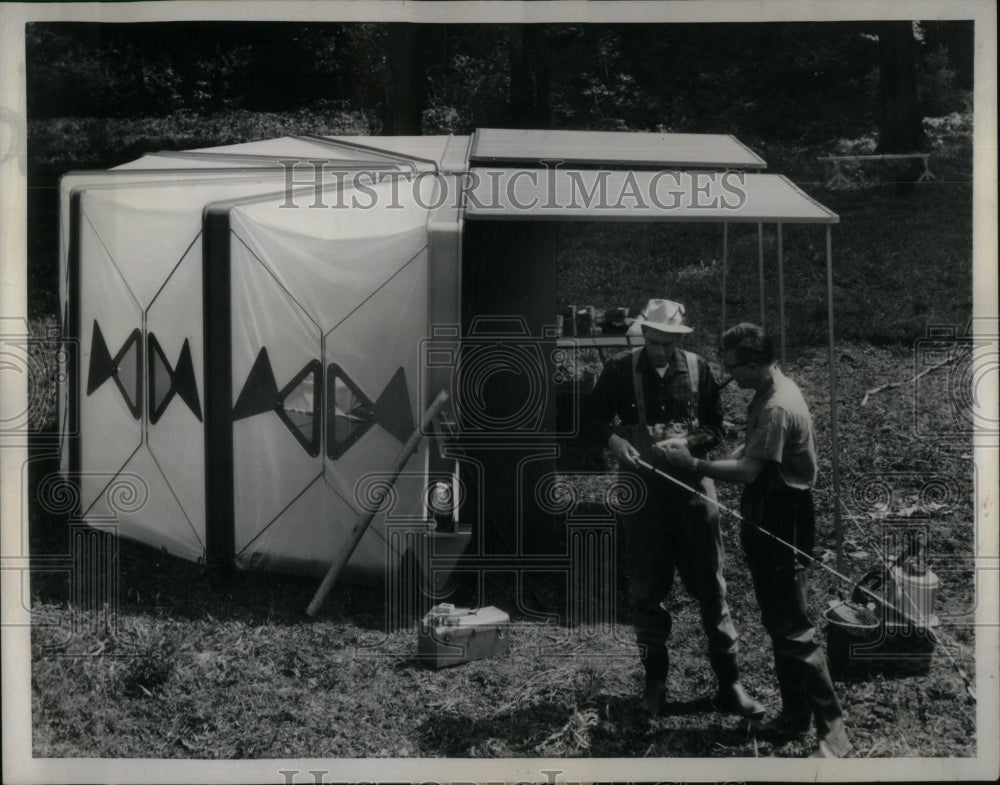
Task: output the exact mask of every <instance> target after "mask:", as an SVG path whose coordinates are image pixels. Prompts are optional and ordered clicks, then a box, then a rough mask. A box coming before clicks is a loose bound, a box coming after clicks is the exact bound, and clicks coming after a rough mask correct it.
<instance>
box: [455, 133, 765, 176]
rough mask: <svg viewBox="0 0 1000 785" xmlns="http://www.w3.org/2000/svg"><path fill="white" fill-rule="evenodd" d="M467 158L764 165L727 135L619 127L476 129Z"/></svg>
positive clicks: (625, 164)
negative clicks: (650, 130)
mask: <svg viewBox="0 0 1000 785" xmlns="http://www.w3.org/2000/svg"><path fill="white" fill-rule="evenodd" d="M469 160H470V162H472V163H475V164H486V163H493V164H497V163H498V164H514V163H522V164H523V163H533V164H536V165H537V164H539V163H540V162H541V161H545V160H553V161H561V162H562V163H563V164H568V165H570V166H580V165H588V164H591V165H596V164H603V165H613V166H623V167H628V166H632V167H639V166H647V167H648V166H656V167H671V166H672V167H679V168H682V169H690V168H702V167H707V168H727V167H731V168H736V169H763V168H764V167H765V166H767V164H766V163H765V161H764V159H763V158H761V157H760V156H759V155H757V154H756V153H755V152H753V150H751V149H750V148H748V147H746V146H745V145H744V144H743V143H741V142H740V141H739V140H738V139H736V138H735V137H733V136H729V135H728V134H666V133H664V134H655V133H645V132H620V131H534V130H518V129H500V128H480V129H479V130H477V131H476V133H475V136H473V139H472V150H471V152H470V153H469Z"/></svg>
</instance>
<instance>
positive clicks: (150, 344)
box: [146, 333, 202, 424]
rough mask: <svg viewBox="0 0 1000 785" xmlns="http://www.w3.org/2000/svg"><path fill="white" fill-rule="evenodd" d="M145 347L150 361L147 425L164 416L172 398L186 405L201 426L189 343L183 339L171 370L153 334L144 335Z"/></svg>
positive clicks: (196, 385) (199, 407)
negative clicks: (175, 362)
mask: <svg viewBox="0 0 1000 785" xmlns="http://www.w3.org/2000/svg"><path fill="white" fill-rule="evenodd" d="M146 344H147V356H148V357H149V390H148V393H149V395H148V398H149V422H150V423H151V424H155V423H156V422H157V421H158V420H159V419H160V417H162V416H163V412H165V411H166V409H167V406H168V405H169V404H170V401H171V400H172V399H173V397H174V395H177V396H178V397H179V398H180V399H181V400H182V401H184V403H186V404H187V405H188V408H189V409H190V410H191V412H192V414H194V416H195V417H197V418H198V422H202V416H201V403H200V401H199V400H198V384H197V381H196V380H195V376H194V362H193V361H192V359H191V344H190V342H189V341H188V339H187V338H185V339H184V345H183V346H181V353H180V355H179V356H178V358H177V365H176V366H173V367H171V365H170V361H169V360H168V359H167V356H166V354H165V353H164V351H163V347H162V346H160V342H159V341H157V340H156V336H155V335H154V334H153V333H149V334H147V336H146Z"/></svg>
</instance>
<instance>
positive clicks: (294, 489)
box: [233, 413, 323, 552]
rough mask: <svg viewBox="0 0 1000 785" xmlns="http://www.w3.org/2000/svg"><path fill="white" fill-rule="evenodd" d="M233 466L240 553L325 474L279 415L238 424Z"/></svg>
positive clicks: (235, 519) (237, 543) (269, 415)
mask: <svg viewBox="0 0 1000 785" xmlns="http://www.w3.org/2000/svg"><path fill="white" fill-rule="evenodd" d="M233 463H234V467H233V504H234V521H235V523H234V535H235V544H236V551H237V552H239V551H240V550H241V549H242V548H243V546H245V545H246V543H248V542H249V541H250V540H252V539H253V538H254V537H256V536H257V535H258V534H260V532H261V531H262V530H263V529H264V527H266V526H267V525H268V524H269V523H270V522H271V521H273V520H274V519H275V518H276V517H278V515H280V514H281V512H282V510H284V509H286V508H287V507H288V506H289V505H290V504H292V503H293V502H294V501H295V499H296V498H297V497H298V496H299V495H300V494H301V493H302V492H303V491H304V490H305V489H306V488H308V487H309V486H310V485H311V484H313V483H314V482H315V481H316V479H317V477H319V476H320V475H321V474H322V472H323V464H322V461H320V460H319V458H317V457H313V456H310V455H309V454H308V453H307V452H305V450H303V449H302V447H301V446H300V445H299V443H298V442H297V441H296V440H295V439H294V438H293V436H292V435H291V433H290V432H289V430H288V428H287V427H286V426H285V424H284V423H283V422H282V421H281V420H280V419H279V418H278V416H277V415H276V414H273V413H269V414H261V415H259V416H256V417H251V418H248V419H245V420H239V421H237V422H235V423H233ZM307 525H311V523H310V524H307Z"/></svg>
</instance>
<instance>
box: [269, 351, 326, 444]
mask: <svg viewBox="0 0 1000 785" xmlns="http://www.w3.org/2000/svg"><path fill="white" fill-rule="evenodd" d="M322 372H323V366H322V364H321V363H320V361H319V360H312V361H310V362H309V364H308V365H306V367H305V368H303V369H302V370H301V371H299V372H298V373H297V374H296V375H295V378H294V379H292V380H291V381H290V382H289V383H288V384H286V385H285V387H284V388H283V389H282V390H281V391H280V392H279V393H278V409H277V412H278V416H279V417H280V418H281V420H282V421H283V422H284V423H285V425H287V426H288V429H289V430H290V431H291V432H292V436H294V437H295V438H296V439H297V440H298V442H299V444H301V445H302V446H303V447H305V448H306V452H308V453H309V454H310V455H313V456H316V455H319V427H320V410H319V399H318V398H317V397H316V396H315V395H314V394H313V393H314V391H315V390H317V389H319V388H320V374H321V373H322Z"/></svg>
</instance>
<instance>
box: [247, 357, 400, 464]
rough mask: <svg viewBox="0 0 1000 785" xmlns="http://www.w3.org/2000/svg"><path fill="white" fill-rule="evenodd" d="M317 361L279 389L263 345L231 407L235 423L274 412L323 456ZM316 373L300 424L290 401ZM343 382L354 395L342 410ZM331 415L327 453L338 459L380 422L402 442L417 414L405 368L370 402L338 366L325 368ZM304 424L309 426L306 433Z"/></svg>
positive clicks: (310, 449) (303, 442)
mask: <svg viewBox="0 0 1000 785" xmlns="http://www.w3.org/2000/svg"><path fill="white" fill-rule="evenodd" d="M321 372H322V366H321V365H320V362H319V360H310V361H309V362H308V363H307V364H306V365H305V367H303V369H302V370H301V371H299V372H298V374H296V375H295V377H294V378H293V379H292V380H291V381H290V382H289V383H288V384H286V385H285V386H284V387H283V388H282V389H281V390H279V389H278V384H277V382H276V381H275V378H274V370H273V368H272V367H271V360H270V357H269V356H268V353H267V347H266V346H265V347H262V348H261V350H260V351H259V352H258V353H257V358H256V359H255V360H254V363H253V366H252V367H251V369H250V373H249V374H247V379H246V381H245V382H244V383H243V389H242V390H240V394H239V396H238V397H237V399H236V405H235V406H234V407H233V421H234V422H235V421H237V420H243V419H246V418H248V417H255V416H257V415H259V414H266V413H268V412H274V413H275V414H277V415H278V417H279V418H281V421H282V422H283V423H284V424H285V426H286V427H287V428H288V429H289V430H290V431H291V432H292V435H293V436H295V438H296V439H297V440H298V442H299V443H300V444H301V445H302V446H303V447H304V448H305V450H306V452H308V453H309V454H310V455H312V456H313V457H315V456H317V455H319V448H320V397H321V396H320V394H317V393H319V392H320V390H321V389H322V388H321V385H320V384H319V381H320V374H321ZM308 377H312V382H313V401H312V414H311V416H310V418H309V421H308V422H306V423H296V422H295V421H294V420H293V419H292V417H291V415H289V413H288V409H287V407H286V405H285V404H286V401H287V399H288V398H289V396H290V395H291V394H292V393H293V392H295V390H297V389H298V388H299V387H300V386H301V385H302V383H303V382H304V381H305V380H306V379H307V378H308ZM338 381H339V382H341V383H342V384H343V386H344V389H346V391H347V392H348V394H349V396H350V401H349V404H350V405H349V406H348V407H347V408H346V409H344V410H341V409H339V408H338V405H337V404H338V401H337V395H336V385H337V382H338ZM326 414H327V435H326V436H327V456H328V457H329V458H331V459H333V460H336V459H338V458H340V457H341V456H342V455H344V453H346V452H347V450H348V449H349V448H350V447H351V445H352V444H354V443H355V442H356V441H357V440H358V439H360V438H361V436H363V435H364V434H365V432H367V431H368V429H369V428H371V427H372V426H373V425H379V426H381V427H382V428H384V429H385V430H386V431H387V432H388V433H389V434H390V435H392V436H393V438H395V439H396V440H397V441H399V442H400V443H405V442H406V440H407V439H408V438H409V437H410V434H411V433H413V430H414V428H415V425H414V423H413V413H412V412H411V411H410V392H409V387H408V385H407V383H406V372H405V371H404V369H403V368H402V367H400V368H398V369H397V370H396V373H395V374H393V376H392V378H391V379H390V380H389V383H388V384H387V385H386V386H385V389H384V390H382V393H381V394H380V395H379V397H378V400H377V401H375V403H372V402H371V400H370V399H369V398H368V396H367V395H365V394H364V392H363V391H362V390H361V388H360V387H358V385H357V384H356V383H355V382H354V380H353V379H351V378H350V377H349V376H348V375H347V373H346V372H345V371H344V370H343V368H341V367H340V366H339V365H336V364H332V365H330V366H329V368H328V370H327V389H326ZM303 424H304V425H308V426H309V428H310V431H309V434H308V435H307V434H306V433H305V432H304V430H303V427H302V426H303Z"/></svg>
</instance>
